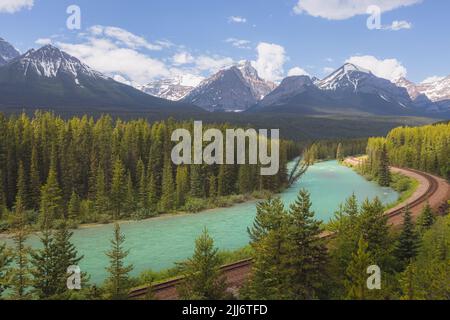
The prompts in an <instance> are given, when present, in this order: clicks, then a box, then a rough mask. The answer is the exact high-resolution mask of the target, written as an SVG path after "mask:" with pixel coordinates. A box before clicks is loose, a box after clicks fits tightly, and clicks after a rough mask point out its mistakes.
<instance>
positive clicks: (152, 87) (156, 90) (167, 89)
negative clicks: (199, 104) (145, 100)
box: [137, 74, 204, 101]
mask: <svg viewBox="0 0 450 320" xmlns="http://www.w3.org/2000/svg"><path fill="white" fill-rule="evenodd" d="M203 80H204V78H203V77H201V76H196V75H191V74H186V75H180V76H177V77H174V78H172V79H161V80H156V81H152V82H150V83H148V84H146V85H145V86H140V87H139V86H138V87H137V88H138V89H139V90H141V91H143V92H145V93H147V94H150V95H152V96H156V97H159V98H164V99H167V100H172V101H178V100H181V99H183V98H184V97H185V96H186V95H187V94H189V92H191V91H192V90H193V89H194V88H195V87H196V86H198V85H199V84H200V83H201V82H202V81H203Z"/></svg>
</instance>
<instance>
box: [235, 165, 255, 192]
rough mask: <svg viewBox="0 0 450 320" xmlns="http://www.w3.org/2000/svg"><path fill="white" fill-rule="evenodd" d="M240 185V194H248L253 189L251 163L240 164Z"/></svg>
mask: <svg viewBox="0 0 450 320" xmlns="http://www.w3.org/2000/svg"><path fill="white" fill-rule="evenodd" d="M238 186H239V193H240V194H247V193H250V192H251V191H252V176H251V167H250V166H249V165H240V166H239V175H238Z"/></svg>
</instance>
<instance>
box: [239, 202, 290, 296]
mask: <svg viewBox="0 0 450 320" xmlns="http://www.w3.org/2000/svg"><path fill="white" fill-rule="evenodd" d="M286 217H287V213H286V211H285V209H284V205H283V202H282V201H281V200H280V199H279V198H276V199H273V200H272V199H269V200H267V201H265V202H262V203H259V204H258V205H257V213H256V218H255V222H254V223H253V226H252V228H251V229H248V232H249V235H250V239H251V246H252V248H253V250H254V261H253V264H252V273H251V278H250V281H249V283H248V285H247V287H244V289H243V290H242V292H241V294H242V295H243V298H245V299H273V300H279V299H283V298H285V299H287V298H289V297H290V296H289V295H288V294H287V292H288V290H286V288H287V287H288V286H290V285H291V283H289V278H288V270H287V268H286V264H285V260H286V258H287V256H286V255H287V251H286V240H287V238H286V232H285V231H286V227H287V226H286V220H287V219H286Z"/></svg>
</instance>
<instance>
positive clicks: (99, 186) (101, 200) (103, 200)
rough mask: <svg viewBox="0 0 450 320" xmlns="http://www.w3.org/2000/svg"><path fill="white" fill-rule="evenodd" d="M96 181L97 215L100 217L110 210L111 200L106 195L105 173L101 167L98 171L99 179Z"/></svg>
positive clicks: (95, 201)
mask: <svg viewBox="0 0 450 320" xmlns="http://www.w3.org/2000/svg"><path fill="white" fill-rule="evenodd" d="M95 180H96V182H95V200H94V206H95V213H96V214H98V215H100V214H106V213H107V212H108V209H109V200H108V195H107V193H106V186H105V172H104V170H103V168H102V167H100V166H99V168H98V169H97V177H96V179H95Z"/></svg>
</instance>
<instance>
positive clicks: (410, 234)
mask: <svg viewBox="0 0 450 320" xmlns="http://www.w3.org/2000/svg"><path fill="white" fill-rule="evenodd" d="M418 248H419V237H418V235H417V234H416V232H415V231H414V224H413V222H412V218H411V211H409V208H408V207H406V208H405V213H404V216H403V227H402V231H401V233H400V236H399V239H398V243H397V247H396V249H395V256H396V258H397V260H398V261H399V262H400V263H401V265H402V268H405V267H406V266H407V265H408V264H409V263H410V262H411V260H413V259H414V258H415V257H416V256H417V251H418Z"/></svg>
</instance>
